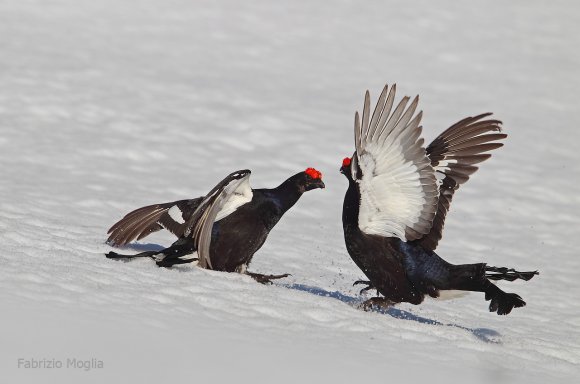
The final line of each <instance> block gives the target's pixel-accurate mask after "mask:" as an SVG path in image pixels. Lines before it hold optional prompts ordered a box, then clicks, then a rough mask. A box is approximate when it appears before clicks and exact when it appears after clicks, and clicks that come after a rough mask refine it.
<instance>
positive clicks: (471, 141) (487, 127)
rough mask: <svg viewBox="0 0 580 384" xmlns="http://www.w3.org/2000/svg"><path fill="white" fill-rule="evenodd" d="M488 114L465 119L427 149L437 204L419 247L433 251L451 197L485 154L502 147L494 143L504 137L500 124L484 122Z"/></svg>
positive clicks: (442, 134)
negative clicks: (434, 175)
mask: <svg viewBox="0 0 580 384" xmlns="http://www.w3.org/2000/svg"><path fill="white" fill-rule="evenodd" d="M490 115H491V113H485V114H481V115H478V116H475V117H468V118H465V119H463V120H461V121H459V122H457V123H455V124H453V125H452V126H451V127H449V128H448V129H447V130H445V131H444V132H443V133H441V134H440V135H439V136H437V138H436V139H435V140H433V142H432V143H431V144H429V146H428V147H427V155H428V156H429V159H430V160H431V165H432V166H433V168H434V169H435V171H436V174H437V179H438V183H439V184H440V186H439V191H440V192H439V203H438V205H437V214H436V215H435V219H434V220H433V227H432V228H431V231H430V232H429V233H428V234H427V235H426V236H425V237H424V238H422V239H421V240H420V243H421V245H422V246H423V247H424V248H426V249H429V250H435V248H437V244H438V243H439V240H440V239H441V237H442V232H443V226H444V225H445V217H446V216H447V212H448V211H449V206H450V204H451V200H452V199H453V194H454V193H455V191H456V190H457V189H458V188H459V186H460V185H461V184H463V183H465V182H466V181H467V180H469V176H470V175H472V174H473V173H474V172H475V171H477V169H478V167H477V166H476V165H475V164H479V163H481V162H482V161H484V160H487V159H489V158H490V157H491V154H489V153H485V152H489V151H491V150H494V149H496V148H499V147H501V146H503V144H502V143H498V142H497V140H502V139H505V138H506V137H507V135H506V134H504V133H499V132H500V131H501V127H500V125H501V121H499V120H493V119H486V118H487V117H488V116H490Z"/></svg>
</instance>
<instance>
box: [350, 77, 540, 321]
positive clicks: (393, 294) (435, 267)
mask: <svg viewBox="0 0 580 384" xmlns="http://www.w3.org/2000/svg"><path fill="white" fill-rule="evenodd" d="M395 92H396V85H393V86H392V87H391V88H390V89H389V87H388V86H385V88H384V89H383V92H382V94H381V96H380V97H379V100H378V102H377V105H376V107H375V109H374V112H373V113H372V115H371V114H370V97H369V92H368V91H367V92H366V96H365V104H364V109H363V114H362V121H361V120H360V119H359V114H358V112H357V113H356V115H355V128H354V134H355V146H356V151H355V153H354V154H353V156H352V158H345V159H344V160H343V164H342V167H341V169H340V171H341V173H343V174H344V175H345V176H346V178H347V179H348V182H349V185H348V190H347V192H346V196H345V197H344V205H343V213H342V222H343V230H344V239H345V242H346V248H347V250H348V253H349V254H350V256H351V257H352V259H353V260H354V262H355V263H356V265H357V266H358V267H359V268H360V269H361V270H362V271H363V272H364V274H365V275H366V276H367V277H368V279H369V281H357V282H355V284H360V283H362V284H367V285H368V287H366V288H364V289H363V290H361V293H362V292H363V291H366V290H369V289H376V290H377V292H378V293H380V294H382V295H383V297H380V296H378V297H373V298H371V299H369V300H367V301H365V302H364V303H363V304H362V307H363V308H364V309H365V310H368V309H370V308H372V307H373V306H375V305H377V306H380V307H386V306H389V305H393V304H396V303H400V302H408V303H412V304H416V305H417V304H420V303H421V302H422V301H423V299H424V298H425V295H429V296H431V297H438V296H439V291H440V290H463V291H478V292H484V293H485V299H486V300H491V303H490V305H489V310H490V312H497V314H498V315H507V314H508V313H510V312H511V310H512V309H513V308H514V307H516V308H519V307H523V306H524V305H526V303H525V302H524V301H523V300H522V298H521V297H520V296H518V295H517V294H515V293H506V292H504V291H502V290H501V289H500V288H498V287H497V286H496V285H494V284H493V283H492V282H491V281H490V280H508V281H513V280H516V279H522V280H530V279H531V278H532V277H533V276H534V275H536V274H538V272H537V271H534V272H518V271H516V270H514V269H508V268H496V267H490V266H487V265H486V264H485V263H477V264H463V265H453V264H450V263H448V262H446V261H445V260H443V259H442V258H440V257H439V256H438V255H437V254H436V253H435V252H434V251H435V248H436V247H437V243H438V242H439V240H440V239H441V236H442V230H443V225H444V222H445V216H446V215H447V211H448V210H449V205H450V203H451V199H452V198H453V194H454V193H455V191H456V190H457V189H458V188H459V186H460V185H461V184H463V183H465V182H466V181H467V180H468V179H469V176H470V175H471V174H473V173H474V172H475V171H476V170H477V169H478V168H477V166H476V165H475V164H478V163H480V162H482V161H484V160H486V159H488V158H489V157H490V156H491V155H490V154H488V153H485V152H488V151H491V150H493V149H496V148H499V147H501V146H502V145H503V144H502V143H499V142H497V141H498V140H501V139H504V138H505V137H507V135H505V134H503V133H500V125H501V122H500V121H498V120H492V119H490V118H488V116H490V115H491V114H490V113H486V114H482V115H478V116H475V117H468V118H465V119H463V120H461V121H459V122H457V123H456V124H454V125H452V126H451V127H450V128H449V129H447V130H446V131H444V132H443V133H442V134H440V135H439V136H438V137H437V138H436V139H435V140H434V141H433V142H432V143H431V144H430V145H429V146H428V147H427V148H426V149H425V148H424V147H423V139H421V138H419V136H420V134H421V130H422V127H421V126H420V121H421V117H422V112H419V113H418V114H416V115H415V110H416V108H417V104H418V97H416V98H415V99H414V100H413V102H412V103H411V104H410V105H409V107H408V108H406V107H407V104H408V102H409V98H408V97H404V98H403V99H402V100H401V102H399V104H398V105H397V106H396V107H395V108H394V109H393V106H394V99H395Z"/></svg>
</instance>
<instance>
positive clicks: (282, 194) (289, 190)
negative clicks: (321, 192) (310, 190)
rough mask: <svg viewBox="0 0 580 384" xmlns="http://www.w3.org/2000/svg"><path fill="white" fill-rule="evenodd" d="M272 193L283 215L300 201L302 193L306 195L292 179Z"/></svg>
mask: <svg viewBox="0 0 580 384" xmlns="http://www.w3.org/2000/svg"><path fill="white" fill-rule="evenodd" d="M271 191H272V196H273V198H274V199H275V200H276V203H277V204H276V205H277V206H278V208H279V209H280V211H281V212H280V213H281V214H284V213H285V212H286V211H287V210H289V209H290V208H292V206H293V205H294V204H296V202H297V201H298V200H299V199H300V197H301V196H302V193H304V191H303V190H301V189H300V187H299V186H298V184H297V183H296V182H295V181H294V180H293V179H292V178H290V179H288V180H286V181H284V182H283V183H282V184H280V185H279V186H277V187H276V188H274V189H271Z"/></svg>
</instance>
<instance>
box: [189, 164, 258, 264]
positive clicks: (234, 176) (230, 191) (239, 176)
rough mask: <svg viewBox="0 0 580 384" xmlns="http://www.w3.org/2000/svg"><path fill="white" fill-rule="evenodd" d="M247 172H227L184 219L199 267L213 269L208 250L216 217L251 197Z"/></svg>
mask: <svg viewBox="0 0 580 384" xmlns="http://www.w3.org/2000/svg"><path fill="white" fill-rule="evenodd" d="M250 174H251V172H250V171H249V170H241V171H237V172H233V173H231V174H229V175H228V176H227V177H226V178H225V179H223V180H222V181H220V182H219V183H218V184H217V185H216V186H215V187H214V188H213V189H212V190H211V191H210V192H209V193H208V194H207V195H206V196H205V197H204V198H203V200H202V201H201V203H200V204H199V206H198V207H197V209H196V210H195V212H194V213H193V215H191V217H190V218H189V220H188V221H187V228H186V230H185V232H184V235H185V236H189V237H191V238H192V239H193V243H194V246H195V248H196V249H197V254H198V259H199V264H198V266H200V267H202V268H209V269H211V268H212V264H211V258H210V251H209V248H210V244H211V233H212V228H213V224H214V222H216V221H217V218H218V217H219V216H223V214H222V213H221V212H229V213H231V212H233V211H235V210H236V209H238V208H239V207H240V206H242V205H244V204H246V203H248V202H250V201H251V200H252V196H253V193H252V189H251V188H250V183H249V178H250ZM229 213H228V214H229Z"/></svg>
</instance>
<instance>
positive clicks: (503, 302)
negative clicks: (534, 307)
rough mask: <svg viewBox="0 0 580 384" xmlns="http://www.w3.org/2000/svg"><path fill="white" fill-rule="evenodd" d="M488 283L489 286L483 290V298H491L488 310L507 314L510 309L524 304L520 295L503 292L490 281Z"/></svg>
mask: <svg viewBox="0 0 580 384" xmlns="http://www.w3.org/2000/svg"><path fill="white" fill-rule="evenodd" d="M488 284H489V286H488V287H487V289H486V290H485V300H486V301H488V300H491V302H490V303H489V311H490V312H497V314H498V315H507V314H509V313H510V312H511V311H512V309H514V308H521V307H523V306H525V305H526V302H525V301H524V300H523V299H522V298H521V297H520V295H517V294H515V293H507V292H504V291H502V290H501V289H499V288H498V287H497V286H495V285H493V284H492V283H490V282H488Z"/></svg>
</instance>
